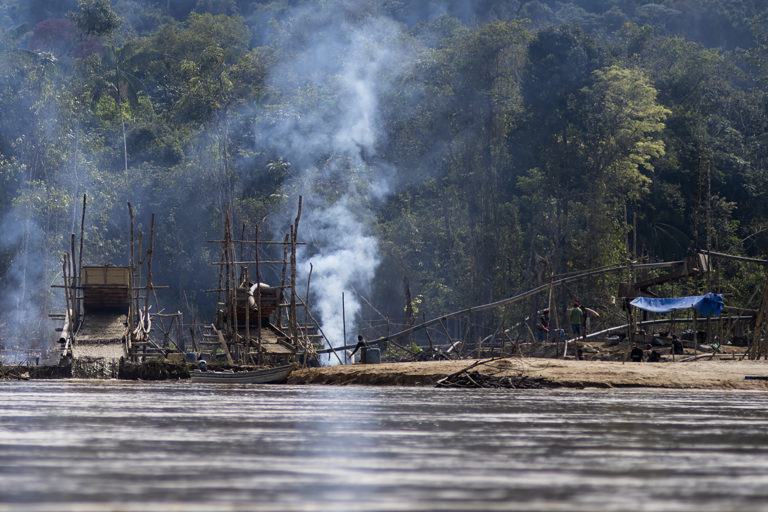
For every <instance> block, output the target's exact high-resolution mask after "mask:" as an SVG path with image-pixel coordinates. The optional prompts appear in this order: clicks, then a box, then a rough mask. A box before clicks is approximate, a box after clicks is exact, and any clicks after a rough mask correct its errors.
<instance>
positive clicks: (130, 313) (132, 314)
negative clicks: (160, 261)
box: [128, 203, 136, 358]
mask: <svg viewBox="0 0 768 512" xmlns="http://www.w3.org/2000/svg"><path fill="white" fill-rule="evenodd" d="M128 215H129V216H130V218H131V240H130V246H131V258H130V263H129V265H130V270H129V274H130V277H129V279H128V295H129V297H130V298H131V302H130V304H129V305H128V327H129V329H130V330H131V331H133V329H134V328H135V327H136V325H135V314H136V310H135V308H134V300H135V299H134V293H135V292H134V289H133V280H134V277H135V274H136V261H135V257H136V252H135V248H134V245H133V242H134V239H135V237H136V234H135V232H134V219H133V208H132V207H131V203H128ZM128 350H129V352H131V351H132V347H128ZM131 358H133V354H131Z"/></svg>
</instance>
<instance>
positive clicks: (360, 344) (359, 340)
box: [349, 334, 368, 363]
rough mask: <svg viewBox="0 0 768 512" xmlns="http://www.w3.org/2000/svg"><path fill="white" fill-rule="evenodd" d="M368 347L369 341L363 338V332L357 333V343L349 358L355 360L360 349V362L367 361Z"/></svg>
mask: <svg viewBox="0 0 768 512" xmlns="http://www.w3.org/2000/svg"><path fill="white" fill-rule="evenodd" d="M367 348H368V343H367V342H366V341H365V340H364V339H363V335H362V334H358V335H357V345H355V350H353V351H352V353H351V354H349V359H350V360H352V361H354V359H353V358H354V357H355V353H356V352H357V351H358V350H360V362H361V363H364V362H365V349H367Z"/></svg>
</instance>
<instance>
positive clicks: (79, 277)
mask: <svg viewBox="0 0 768 512" xmlns="http://www.w3.org/2000/svg"><path fill="white" fill-rule="evenodd" d="M85 199H86V196H85V194H83V215H82V217H81V218H80V252H79V254H78V256H79V259H78V263H77V284H78V285H79V286H82V285H83V239H84V238H85ZM75 314H76V315H77V317H78V318H80V302H79V301H78V307H77V311H76V312H75Z"/></svg>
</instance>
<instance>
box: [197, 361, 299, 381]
mask: <svg viewBox="0 0 768 512" xmlns="http://www.w3.org/2000/svg"><path fill="white" fill-rule="evenodd" d="M291 369H292V366H291V365H285V366H275V367H273V368H261V369H258V370H249V371H243V372H213V371H200V370H192V371H191V372H189V378H190V379H191V380H192V382H212V383H217V384H221V383H227V384H274V383H277V382H283V381H285V379H286V378H288V374H289V373H291Z"/></svg>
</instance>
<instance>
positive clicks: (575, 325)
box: [568, 302, 584, 338]
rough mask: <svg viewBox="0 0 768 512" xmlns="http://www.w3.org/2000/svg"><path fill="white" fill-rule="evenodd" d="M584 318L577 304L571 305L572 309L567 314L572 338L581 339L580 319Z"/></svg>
mask: <svg viewBox="0 0 768 512" xmlns="http://www.w3.org/2000/svg"><path fill="white" fill-rule="evenodd" d="M583 316H584V312H583V311H582V310H581V308H580V307H579V303H578V302H574V303H573V307H572V308H571V310H570V311H569V312H568V317H569V318H570V319H571V331H572V332H573V337H574V338H579V337H581V319H582V317H583Z"/></svg>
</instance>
